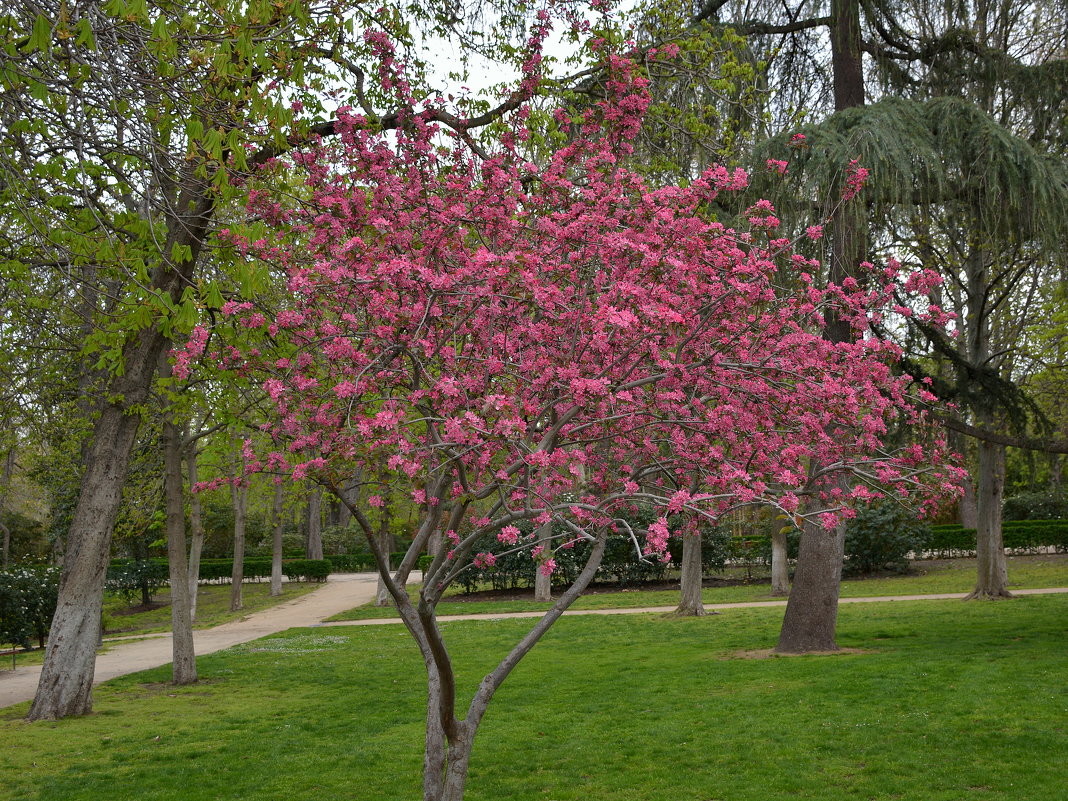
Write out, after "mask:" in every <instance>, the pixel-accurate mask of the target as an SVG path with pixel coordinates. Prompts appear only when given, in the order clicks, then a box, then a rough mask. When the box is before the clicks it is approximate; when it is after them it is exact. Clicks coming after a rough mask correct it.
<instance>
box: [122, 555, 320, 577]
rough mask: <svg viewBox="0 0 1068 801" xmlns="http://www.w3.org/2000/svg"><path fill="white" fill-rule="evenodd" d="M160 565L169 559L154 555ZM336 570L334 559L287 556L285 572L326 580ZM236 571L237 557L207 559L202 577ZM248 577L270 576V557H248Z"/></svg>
mask: <svg viewBox="0 0 1068 801" xmlns="http://www.w3.org/2000/svg"><path fill="white" fill-rule="evenodd" d="M152 562H153V564H154V565H155V566H156V567H157V569H162V571H163V573H164V575H166V571H167V562H166V560H164V559H153V560H152ZM125 567H127V564H126V563H125V562H113V563H112V564H111V566H110V567H109V568H108V572H109V574H110V573H111V571H112V569H115V570H118V569H122V568H125ZM331 572H333V570H332V569H331V565H330V562H329V561H328V560H326V559H283V560H282V575H284V576H285V577H286V578H288V579H290V580H291V581H297V580H303V581H325V580H326V577H327V576H328V575H329V574H330V573H331ZM233 574H234V561H233V560H232V559H203V560H201V562H200V573H199V580H200V581H219V582H227V581H229V580H230V578H231V577H232V576H233ZM244 575H245V581H253V580H256V579H267V578H270V577H271V560H270V559H257V558H252V559H246V560H245V566H244Z"/></svg>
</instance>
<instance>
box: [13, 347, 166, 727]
mask: <svg viewBox="0 0 1068 801" xmlns="http://www.w3.org/2000/svg"><path fill="white" fill-rule="evenodd" d="M165 344H166V340H165V339H164V338H163V336H162V335H160V334H159V332H156V331H152V330H145V331H142V332H141V333H140V335H138V337H137V338H136V339H135V340H134V342H133V343H131V345H130V346H129V347H128V348H127V351H126V353H125V358H124V363H125V365H126V370H125V373H124V375H122V376H119V377H116V378H115V379H114V380H113V381H112V385H111V389H112V392H111V393H110V394H109V402H107V403H105V404H104V405H103V407H102V408H101V410H100V414H99V416H98V417H97V420H96V424H95V425H94V426H93V435H92V441H91V443H90V445H89V447H88V449H87V458H86V461H85V472H84V474H83V476H82V482H81V488H80V492H79V495H78V502H77V504H76V505H75V507H74V514H73V516H72V518H71V525H70V531H69V533H68V534H67V543H66V549H65V554H64V559H63V574H62V577H61V578H60V584H59V600H58V604H57V606H56V614H55V616H54V617H53V619H52V627H51V633H50V635H49V638H48V647H47V649H46V651H45V661H44V666H43V667H42V669H41V679H40V683H39V684H38V686H37V694H36V697H35V698H34V702H33V705H32V706H31V707H30V713H29V716H28V718H29V720H58V719H59V718H64V717H67V716H69V715H84V714H87V713H89V712H91V711H92V708H93V675H94V672H95V669H96V644H97V641H98V640H99V637H100V617H101V609H102V607H103V597H104V578H105V576H106V574H107V566H108V558H109V557H110V555H111V533H112V529H113V528H114V525H115V517H116V515H117V514H118V511H119V504H120V502H121V500H122V487H123V484H124V483H125V481H126V473H127V469H128V466H129V458H130V452H131V451H132V449H133V444H134V441H135V439H136V437H137V429H138V427H139V426H140V423H141V418H140V415H139V414H137V413H136V411H135V409H136V407H137V406H139V405H140V404H142V403H144V402H145V401H146V400H147V398H148V390H149V386H150V384H151V382H152V379H153V378H154V376H155V371H156V365H157V363H158V361H159V356H160V354H161V353H163V351H164V348H165Z"/></svg>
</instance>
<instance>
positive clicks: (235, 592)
mask: <svg viewBox="0 0 1068 801" xmlns="http://www.w3.org/2000/svg"><path fill="white" fill-rule="evenodd" d="M241 472H242V473H243V472H244V470H242V471H241ZM230 500H231V502H232V503H233V506H234V568H233V572H232V573H231V574H230V611H231V612H237V611H238V610H240V609H241V608H242V607H244V605H245V601H244V598H243V596H242V592H243V590H244V582H245V517H246V514H247V511H248V482H247V481H246V480H245V478H244V476H241V477H240V478H239V479H234V483H232V484H230Z"/></svg>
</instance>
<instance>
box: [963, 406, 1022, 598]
mask: <svg viewBox="0 0 1068 801" xmlns="http://www.w3.org/2000/svg"><path fill="white" fill-rule="evenodd" d="M983 422H984V423H986V425H984V427H986V428H991V425H990V424H991V423H992V422H993V421H992V420H986V421H983ZM978 447H979V489H978V492H977V493H976V501H977V504H978V513H979V514H978V520H977V522H978V526H977V528H976V534H975V556H976V561H977V563H978V575H977V577H976V583H975V589H974V590H972V592H971V594H970V595H969V596H968V598H969V599H977V598H989V599H997V598H1011V597H1012V593H1010V592H1009V571H1008V562H1007V560H1006V558H1005V543H1004V540H1003V538H1002V531H1001V508H1002V499H1003V498H1002V496H1003V494H1004V489H1005V446H1004V445H998V444H996V443H993V442H985V441H982V440H980V441H979V443H978Z"/></svg>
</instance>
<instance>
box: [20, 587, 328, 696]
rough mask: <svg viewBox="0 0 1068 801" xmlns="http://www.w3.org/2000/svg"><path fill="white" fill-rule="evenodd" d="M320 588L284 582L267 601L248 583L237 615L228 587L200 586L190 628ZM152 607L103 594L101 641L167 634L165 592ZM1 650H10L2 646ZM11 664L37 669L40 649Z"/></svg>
mask: <svg viewBox="0 0 1068 801" xmlns="http://www.w3.org/2000/svg"><path fill="white" fill-rule="evenodd" d="M321 586H323V585H322V584H318V583H315V582H287V583H286V584H283V585H282V588H283V591H282V594H281V595H280V596H278V597H277V598H272V597H271V594H270V592H271V585H270V584H269V583H267V582H250V583H247V584H245V586H244V589H243V591H242V598H243V599H244V603H245V607H244V609H242V610H241V611H240V612H231V611H230V585H229V584H204V585H202V586H201V587H200V589H199V590H198V592H197V619H196V622H195V623H194V624H193V628H195V629H210V628H212V627H213V626H218V625H221V624H223V623H228V622H230V621H231V620H238V619H240V618H242V617H244V616H245V615H250V614H252V613H253V612H258V611H260V610H261V609H267V608H269V607H272V606H275V605H276V604H280V603H284V602H286V601H291V600H293V599H294V598H299V597H300V596H301V595H306V594H307V593H309V592H312V591H313V590H315V589H317V588H319V587H321ZM152 601H153V605H152V606H151V607H150V608H147V609H146V608H144V607H141V606H133V607H131V606H129V605H128V604H127V603H126V601H125V600H124V599H123V598H122V597H121V596H119V595H115V594H111V593H109V594H107V595H106V596H105V597H104V638H105V640H106V639H107V638H108V637H124V638H125V637H137V636H139V635H143V634H153V633H157V632H163V631H170V630H171V596H170V593H169V592H166V591H165V592H161V593H159V594H158V595H156V596H154V597H153V599H152ZM3 648H4V650H7V649H8V648H10V646H9V645H4V646H3ZM107 649H108V643H107V642H106V641H105V643H104V646H103V647H102V648H101V649H100V650H99V651H98V653H103V652H104V651H106V650H107ZM15 660H16V663H17V665H18V666H19V667H25V666H27V665H39V664H41V662H42V661H44V649H42V648H34V649H33V650H30V651H19V652H18V653H16V654H15ZM10 669H11V655H10V654H3V655H0V676H2V675H3V673H2V671H4V670H10Z"/></svg>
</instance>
